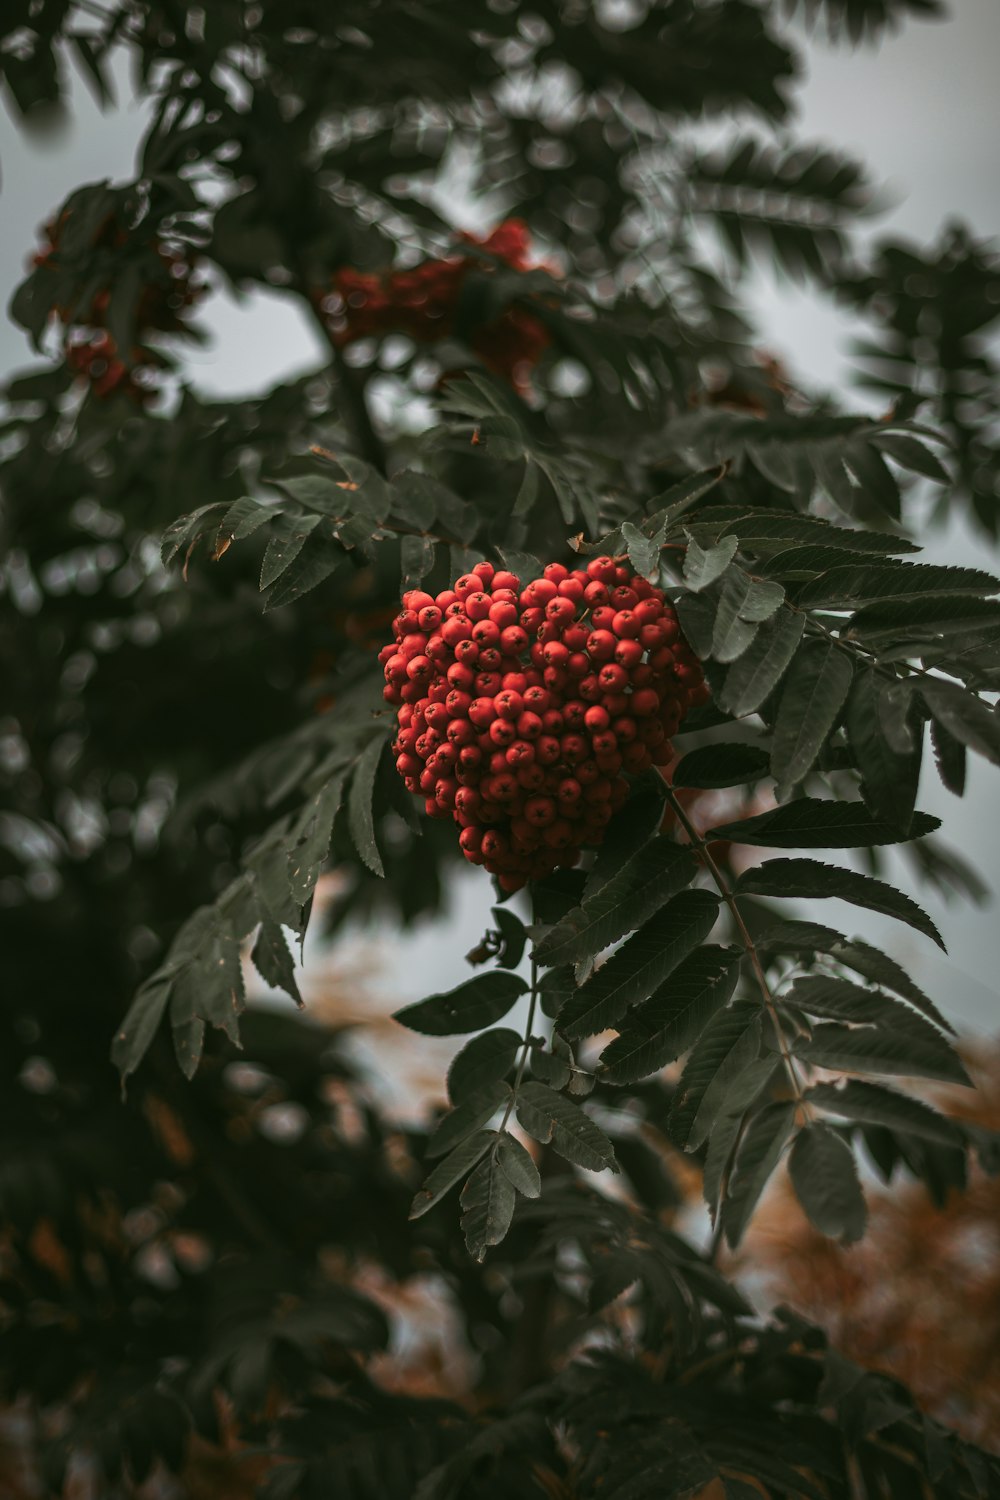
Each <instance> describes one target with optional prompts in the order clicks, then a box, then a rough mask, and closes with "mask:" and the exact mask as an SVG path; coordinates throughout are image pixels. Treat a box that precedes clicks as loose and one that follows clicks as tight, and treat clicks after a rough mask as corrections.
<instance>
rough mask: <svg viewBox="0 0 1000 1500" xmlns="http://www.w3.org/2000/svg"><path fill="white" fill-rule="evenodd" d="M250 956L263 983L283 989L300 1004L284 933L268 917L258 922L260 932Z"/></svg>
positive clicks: (300, 999) (293, 969)
mask: <svg viewBox="0 0 1000 1500" xmlns="http://www.w3.org/2000/svg"><path fill="white" fill-rule="evenodd" d="M250 957H251V958H252V959H253V962H254V964H255V965H256V968H257V972H258V974H259V975H260V977H261V978H262V979H263V981H264V983H265V984H269V985H271V986H272V988H274V989H278V990H284V991H285V993H286V994H288V995H291V997H292V999H293V1000H294V1001H296V1002H297V1004H299V1005H302V1003H303V1000H302V996H301V995H300V994H299V988H298V985H297V984H296V983H295V963H294V961H293V959H292V955H291V953H290V952H289V948H288V944H287V942H286V941H285V934H284V933H283V932H282V930H281V928H280V926H279V925H278V923H277V922H274V921H272V920H271V918H270V917H265V918H264V920H263V922H262V923H261V924H260V932H259V933H258V934H257V941H256V942H255V943H254V945H253V952H252V953H251V955H250Z"/></svg>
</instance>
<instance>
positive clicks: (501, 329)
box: [329, 219, 550, 391]
mask: <svg viewBox="0 0 1000 1500" xmlns="http://www.w3.org/2000/svg"><path fill="white" fill-rule="evenodd" d="M460 242H461V243H462V244H464V245H467V246H474V247H476V249H477V251H479V252H481V253H480V254H475V255H469V254H456V255H452V256H448V257H446V258H445V259H443V260H427V261H424V262H423V263H422V264H421V265H419V266H415V267H414V268H413V269H412V270H408V271H387V272H384V273H381V274H380V273H375V272H368V271H357V270H354V269H353V268H351V267H344V268H343V269H341V270H339V271H338V272H337V274H336V275H335V277H334V279H333V292H334V296H333V298H332V299H329V301H330V311H331V314H332V318H333V332H334V337H335V339H336V342H337V343H338V344H339V345H341V346H344V345H346V344H351V343H354V342H355V341H356V340H358V339H363V338H382V337H385V335H386V334H390V333H399V334H404V335H406V336H407V337H408V338H411V339H413V341H414V342H415V343H417V344H434V343H438V342H440V341H441V340H443V339H446V338H450V337H453V336H455V335H456V334H457V333H458V331H459V323H460V302H461V298H462V291H463V288H464V286H465V283H466V280H467V278H468V276H469V274H470V273H471V272H476V271H478V272H486V273H488V272H489V271H490V270H492V269H495V268H496V265H498V264H499V265H504V266H508V267H510V268H511V269H512V270H515V271H528V270H531V269H532V265H533V262H532V260H531V256H530V234H529V231H528V226H527V225H526V224H525V223H524V222H523V221H522V220H520V219H506V220H504V222H503V223H502V224H498V225H497V227H496V229H494V230H493V232H492V233H491V234H490V235H488V236H487V237H486V238H485V239H478V238H476V236H475V235H471V234H465V235H462V236H461V237H460ZM485 257H491V258H492V264H491V260H490V259H487V258H485ZM465 339H466V342H468V344H469V346H470V348H471V349H472V351H473V352H474V353H475V354H476V355H478V356H479V358H480V359H481V360H482V362H483V364H484V365H485V366H486V368H487V369H489V370H492V371H493V372H494V373H495V374H497V375H500V376H502V377H503V378H504V379H505V380H507V381H509V382H510V384H511V385H513V386H514V387H515V388H516V389H518V390H521V391H523V390H524V389H525V388H526V386H527V382H528V377H529V375H530V372H531V370H532V369H533V367H534V366H535V365H536V364H537V363H538V361H539V359H540V358H541V356H542V354H543V353H544V351H545V349H546V348H547V347H548V345H549V343H550V338H549V333H548V330H547V329H546V327H545V326H544V324H543V323H541V322H540V321H539V319H538V318H536V317H534V316H533V315H532V314H531V313H530V312H528V311H527V310H526V309H525V308H523V307H519V306H511V307H508V308H506V309H505V310H504V312H503V313H501V315H500V316H499V317H495V318H491V319H489V320H488V321H486V322H484V323H481V324H479V325H478V326H474V327H472V328H471V329H469V330H468V331H467V332H466V334H465Z"/></svg>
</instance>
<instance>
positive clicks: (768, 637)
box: [718, 610, 806, 719]
mask: <svg viewBox="0 0 1000 1500" xmlns="http://www.w3.org/2000/svg"><path fill="white" fill-rule="evenodd" d="M805 623H806V622H805V616H804V615H799V614H794V613H793V612H792V611H791V610H782V611H781V613H780V614H778V615H776V616H775V618H774V619H773V620H767V621H765V622H764V624H763V625H762V626H761V627H760V629H759V630H758V632H757V634H756V636H755V637H754V640H753V642H752V644H751V645H750V646H748V648H747V650H746V651H744V653H743V655H742V656H741V657H740V659H739V661H737V662H734V663H733V665H732V666H731V667H730V669H729V671H728V673H727V674H726V680H725V682H724V683H723V685H722V691H721V692H720V693H719V694H718V700H719V706H720V707H721V708H723V709H725V711H726V712H727V713H730V714H732V715H733V717H734V718H737V719H739V718H743V717H744V715H746V714H749V713H754V712H755V711H756V710H757V709H758V708H760V707H761V705H762V704H763V703H764V701H765V699H767V698H768V697H770V695H771V693H773V691H774V689H775V688H776V687H777V685H778V683H779V682H780V681H781V679H782V677H783V676H784V674H785V672H786V670H787V668H788V665H789V663H790V662H791V660H792V657H793V656H794V655H795V652H796V649H797V647H798V644H799V641H800V640H801V639H802V632H803V630H804V629H805Z"/></svg>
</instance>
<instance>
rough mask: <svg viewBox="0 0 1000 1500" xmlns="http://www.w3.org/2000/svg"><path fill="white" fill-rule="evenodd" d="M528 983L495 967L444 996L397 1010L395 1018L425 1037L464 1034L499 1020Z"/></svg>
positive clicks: (432, 997) (479, 1029)
mask: <svg viewBox="0 0 1000 1500" xmlns="http://www.w3.org/2000/svg"><path fill="white" fill-rule="evenodd" d="M527 989H528V986H527V985H526V984H525V982H524V980H523V979H521V978H519V976H518V975H517V974H508V973H505V972H504V971H502V970H499V969H494V970H492V971H491V972H490V973H489V974H477V975H476V976H475V978H474V979H467V980H466V981H465V983H464V984H460V985H458V986H456V988H455V989H453V990H448V992H447V993H446V994H443V995H432V996H431V997H430V999H429V1000H420V1001H418V1002H417V1004H416V1005H406V1006H404V1007H403V1009H402V1010H397V1011H396V1014H395V1016H394V1017H393V1019H394V1020H396V1021H399V1023H400V1025H402V1026H408V1027H409V1029H410V1030H411V1031H419V1032H421V1033H422V1034H423V1035H424V1036H461V1035H462V1034H463V1033H464V1032H469V1031H483V1030H485V1028H486V1027H487V1026H492V1025H493V1023H494V1022H495V1021H500V1020H502V1019H503V1017H504V1016H505V1015H506V1014H507V1012H508V1011H509V1010H510V1009H511V1008H512V1006H513V1005H514V1003H515V1001H516V1000H518V999H519V998H520V996H521V995H523V994H525V992H526V991H527Z"/></svg>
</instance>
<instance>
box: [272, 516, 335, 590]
mask: <svg viewBox="0 0 1000 1500" xmlns="http://www.w3.org/2000/svg"><path fill="white" fill-rule="evenodd" d="M321 520H322V517H321V516H318V515H311V516H286V515H279V516H278V517H277V521H276V525H275V529H274V534H273V536H272V537H271V539H270V541H269V542H268V544H267V548H266V550H265V552H264V560H263V562H262V563H261V566H260V588H261V592H262V593H263V591H264V589H266V588H269V587H270V585H271V584H272V583H274V581H275V579H277V578H280V577H281V575H282V573H283V572H284V571H285V569H286V568H287V567H288V566H289V564H291V563H292V562H294V561H295V559H296V558H297V557H298V555H299V553H300V552H301V551H302V548H303V547H304V546H305V543H306V538H307V537H308V536H309V535H310V534H311V533H312V532H313V531H315V529H316V527H317V526H318V525H319V523H320V521H321Z"/></svg>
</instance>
